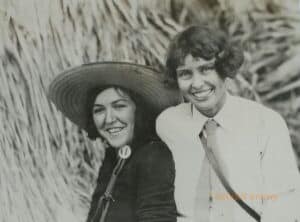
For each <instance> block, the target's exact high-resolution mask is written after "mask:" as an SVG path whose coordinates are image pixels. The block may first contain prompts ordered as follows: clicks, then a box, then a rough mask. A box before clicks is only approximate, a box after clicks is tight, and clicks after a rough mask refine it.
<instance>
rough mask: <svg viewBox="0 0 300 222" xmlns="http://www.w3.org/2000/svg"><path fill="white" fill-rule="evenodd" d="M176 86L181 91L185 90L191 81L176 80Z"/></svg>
mask: <svg viewBox="0 0 300 222" xmlns="http://www.w3.org/2000/svg"><path fill="white" fill-rule="evenodd" d="M177 83H178V88H179V90H180V91H182V92H187V91H188V89H189V87H190V85H191V83H190V82H189V81H184V80H178V81H177Z"/></svg>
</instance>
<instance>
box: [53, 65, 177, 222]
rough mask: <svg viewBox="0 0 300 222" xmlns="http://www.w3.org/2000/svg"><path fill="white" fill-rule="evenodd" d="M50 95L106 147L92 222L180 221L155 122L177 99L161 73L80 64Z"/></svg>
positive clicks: (171, 169) (171, 175)
mask: <svg viewBox="0 0 300 222" xmlns="http://www.w3.org/2000/svg"><path fill="white" fill-rule="evenodd" d="M49 97H50V99H51V100H52V101H53V102H54V104H55V105H56V107H57V108H58V109H59V110H60V111H62V113H63V114H64V115H65V116H66V117H68V118H69V119H70V120H71V121H72V122H74V123H75V124H76V125H78V126H79V127H80V128H82V129H84V130H85V131H86V132H87V133H88V136H89V137H90V138H91V139H95V138H98V137H100V138H101V139H102V141H103V142H104V143H105V144H107V146H108V148H107V149H106V154H105V159H104V161H103V164H102V166H101V168H100V171H99V176H98V180H97V186H96V189H95V191H94V194H93V196H92V202H91V206H90V210H89V214H88V218H87V221H88V222H98V221H105V222H117V221H122V222H126V221H128V222H134V221H140V222H141V221H151V222H155V221H166V222H167V221H176V206H175V201H174V197H173V194H174V176H175V170H174V162H173V158H172V155H171V153H170V151H169V149H168V148H167V147H166V145H165V144H164V143H162V142H161V141H160V140H159V139H158V138H157V136H156V134H155V128H154V124H155V118H156V116H157V114H158V113H160V112H161V111H162V110H163V109H164V108H166V107H168V106H170V105H173V104H175V103H177V101H178V96H177V94H176V93H175V92H174V91H171V90H167V89H166V88H165V87H164V85H163V83H162V81H161V77H160V74H159V73H158V72H156V71H155V70H153V69H151V68H148V67H145V66H141V65H136V64H131V63H123V62H101V63H92V64H87V65H82V66H80V67H76V68H73V69H71V70H69V71H66V72H64V73H62V74H61V75H59V76H58V77H56V78H55V79H54V81H53V82H52V83H51V85H50V88H49Z"/></svg>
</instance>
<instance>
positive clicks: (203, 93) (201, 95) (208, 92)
mask: <svg viewBox="0 0 300 222" xmlns="http://www.w3.org/2000/svg"><path fill="white" fill-rule="evenodd" d="M213 91H214V90H213V88H208V89H205V90H201V91H197V92H193V93H191V94H192V95H193V96H194V97H195V98H196V99H198V100H204V99H207V97H209V96H210V95H211V94H212V92H213Z"/></svg>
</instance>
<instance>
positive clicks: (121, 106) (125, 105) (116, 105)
mask: <svg viewBox="0 0 300 222" xmlns="http://www.w3.org/2000/svg"><path fill="white" fill-rule="evenodd" d="M127 106H128V105H127V104H126V103H124V102H118V103H114V104H113V108H115V109H123V108H126V107H127Z"/></svg>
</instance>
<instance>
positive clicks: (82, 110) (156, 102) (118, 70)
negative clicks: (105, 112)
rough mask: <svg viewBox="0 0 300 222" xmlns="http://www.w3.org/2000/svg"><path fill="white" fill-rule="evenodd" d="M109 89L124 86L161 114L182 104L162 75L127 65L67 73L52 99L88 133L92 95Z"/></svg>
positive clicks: (59, 79) (59, 80) (55, 82)
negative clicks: (90, 97) (167, 85)
mask: <svg viewBox="0 0 300 222" xmlns="http://www.w3.org/2000/svg"><path fill="white" fill-rule="evenodd" d="M107 86H120V87H122V88H126V89H129V90H131V91H133V92H135V93H136V94H138V95H140V97H141V98H142V99H144V102H145V103H146V104H147V105H149V106H150V107H151V108H152V109H153V110H154V111H155V112H156V113H157V114H158V113H159V112H161V111H162V110H164V109H165V108H167V107H169V106H172V105H175V104H177V103H178V102H179V94H178V92H177V91H175V90H173V89H168V88H167V87H165V85H164V83H163V78H162V74H161V73H160V72H158V71H156V70H154V69H152V68H150V67H147V66H143V65H138V64H133V63H126V62H98V63H90V64H84V65H82V66H79V67H75V68H73V69H70V70H67V71H65V72H63V73H61V74H60V75H58V76H57V77H56V78H55V79H54V80H53V81H52V83H51V84H50V86H49V91H48V96H49V98H50V100H51V101H52V102H53V103H54V104H55V105H56V107H57V108H58V110H60V111H61V112H62V113H63V114H64V115H65V116H66V117H68V118H69V119H70V120H71V121H72V122H74V123H75V124H77V125H78V126H79V127H80V128H82V129H86V127H87V117H88V115H87V113H86V112H87V108H86V105H87V102H86V101H87V96H88V93H89V91H90V90H92V89H94V88H97V87H107Z"/></svg>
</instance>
